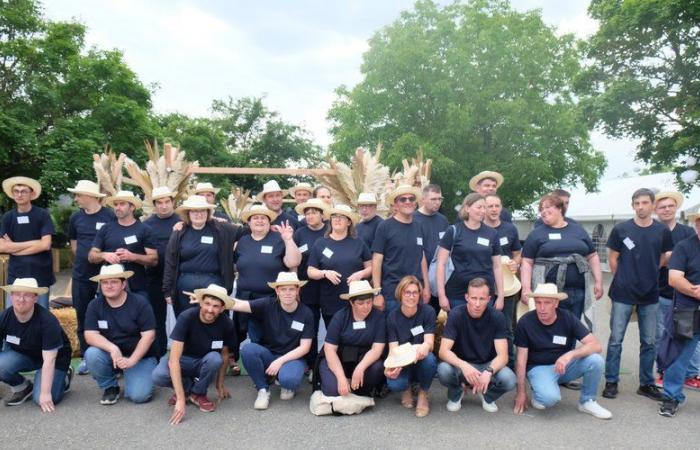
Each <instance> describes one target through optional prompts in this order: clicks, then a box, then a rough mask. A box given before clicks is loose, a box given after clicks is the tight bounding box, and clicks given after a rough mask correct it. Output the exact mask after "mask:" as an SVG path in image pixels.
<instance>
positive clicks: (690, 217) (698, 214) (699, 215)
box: [685, 211, 700, 224]
mask: <svg viewBox="0 0 700 450" xmlns="http://www.w3.org/2000/svg"><path fill="white" fill-rule="evenodd" d="M685 219H686V220H687V221H688V223H689V224H695V221H696V220H698V219H700V211H695V212H691V213H688V214H686V215H685Z"/></svg>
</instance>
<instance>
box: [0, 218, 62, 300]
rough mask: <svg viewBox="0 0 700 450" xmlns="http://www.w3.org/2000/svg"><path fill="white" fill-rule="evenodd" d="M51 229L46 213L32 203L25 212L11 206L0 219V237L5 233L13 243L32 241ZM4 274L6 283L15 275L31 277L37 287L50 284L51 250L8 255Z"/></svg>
mask: <svg viewBox="0 0 700 450" xmlns="http://www.w3.org/2000/svg"><path fill="white" fill-rule="evenodd" d="M55 232H56V230H55V229H54V227H53V222H52V221H51V216H50V215H49V212H48V211H47V210H45V209H44V208H40V207H38V206H34V205H32V209H30V210H29V211H28V212H26V213H20V212H17V208H13V209H11V210H9V211H8V212H6V213H5V215H4V216H2V221H0V236H4V235H6V234H7V235H8V236H10V239H12V241H13V242H27V241H36V240H40V239H41V238H42V237H43V236H47V235H49V236H50V235H52V234H54V233H55ZM7 275H8V277H7V282H8V283H9V284H12V282H13V281H15V278H35V279H36V281H37V283H38V284H39V286H45V287H47V286H51V285H52V284H54V283H55V282H56V277H54V274H53V258H52V257H51V250H47V251H45V252H39V253H36V254H34V255H25V256H14V255H11V256H10V264H9V266H8V270H7Z"/></svg>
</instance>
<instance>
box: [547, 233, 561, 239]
mask: <svg viewBox="0 0 700 450" xmlns="http://www.w3.org/2000/svg"><path fill="white" fill-rule="evenodd" d="M549 240H550V241H560V240H561V233H549Z"/></svg>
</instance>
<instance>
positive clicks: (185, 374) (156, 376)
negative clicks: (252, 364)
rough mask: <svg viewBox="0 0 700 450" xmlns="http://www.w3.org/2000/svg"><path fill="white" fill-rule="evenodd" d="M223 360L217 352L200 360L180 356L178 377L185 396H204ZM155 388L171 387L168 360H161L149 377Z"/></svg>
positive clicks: (208, 354) (210, 353)
mask: <svg viewBox="0 0 700 450" xmlns="http://www.w3.org/2000/svg"><path fill="white" fill-rule="evenodd" d="M223 362H224V360H223V358H222V357H221V353H219V352H209V353H207V354H206V355H204V356H203V357H202V358H195V357H192V356H186V355H182V356H181V357H180V375H181V377H182V388H183V389H184V390H185V394H189V393H192V394H196V395H206V394H207V390H208V389H209V385H210V384H211V383H212V381H214V380H216V376H217V374H218V372H219V369H221V364H223ZM151 377H152V378H153V384H155V385H156V386H163V387H173V384H172V377H171V376H170V366H169V365H168V358H167V357H166V358H161V359H160V362H159V363H158V366H157V367H156V368H155V369H154V370H153V374H152V376H151Z"/></svg>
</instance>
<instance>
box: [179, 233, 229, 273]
mask: <svg viewBox="0 0 700 450" xmlns="http://www.w3.org/2000/svg"><path fill="white" fill-rule="evenodd" d="M219 245H221V243H220V242H217V240H216V235H215V233H214V229H213V228H212V226H211V225H209V224H206V225H204V228H202V229H201V230H195V229H194V228H192V227H185V229H184V233H183V236H182V239H181V240H180V269H179V270H180V273H213V274H217V275H218V274H219V273H220V272H221V270H220V268H219V248H218V246H219Z"/></svg>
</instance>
